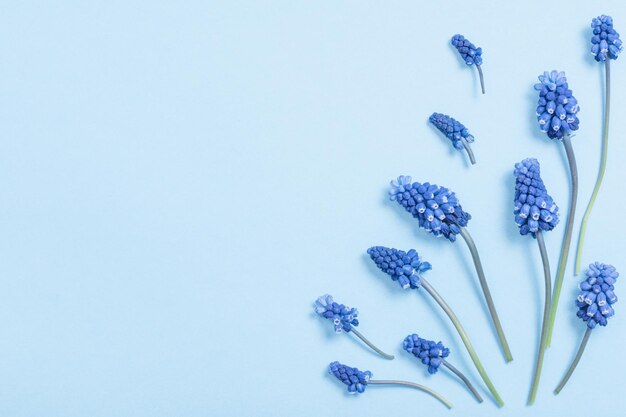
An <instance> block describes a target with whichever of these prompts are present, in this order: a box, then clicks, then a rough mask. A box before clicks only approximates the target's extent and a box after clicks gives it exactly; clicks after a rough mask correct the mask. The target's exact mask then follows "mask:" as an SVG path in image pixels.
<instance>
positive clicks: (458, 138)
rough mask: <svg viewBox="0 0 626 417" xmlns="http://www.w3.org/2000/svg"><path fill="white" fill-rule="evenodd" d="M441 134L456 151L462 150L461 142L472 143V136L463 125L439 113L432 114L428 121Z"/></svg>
mask: <svg viewBox="0 0 626 417" xmlns="http://www.w3.org/2000/svg"><path fill="white" fill-rule="evenodd" d="M428 121H429V122H430V123H432V124H433V125H434V126H435V127H436V128H437V129H439V131H440V132H441V133H443V134H444V135H446V137H447V138H448V139H450V141H451V142H452V146H454V147H455V148H456V149H459V150H461V149H463V141H465V142H467V143H472V142H474V136H472V135H471V134H470V133H469V131H468V130H467V128H466V127H465V126H463V124H462V123H461V122H459V121H457V120H455V119H454V118H452V117H450V116H447V115H445V114H441V113H433V114H432V115H431V116H430V118H429V119H428Z"/></svg>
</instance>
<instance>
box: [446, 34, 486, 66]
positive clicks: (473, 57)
mask: <svg viewBox="0 0 626 417" xmlns="http://www.w3.org/2000/svg"><path fill="white" fill-rule="evenodd" d="M450 43H451V44H452V46H454V47H455V48H456V49H457V51H459V54H461V57H462V58H463V61H465V63H466V64H467V65H474V64H476V65H481V64H482V63H483V58H482V54H483V49H482V48H476V46H474V44H473V43H471V42H470V41H469V40H468V39H465V37H464V36H463V35H454V36H453V37H452V39H451V40H450Z"/></svg>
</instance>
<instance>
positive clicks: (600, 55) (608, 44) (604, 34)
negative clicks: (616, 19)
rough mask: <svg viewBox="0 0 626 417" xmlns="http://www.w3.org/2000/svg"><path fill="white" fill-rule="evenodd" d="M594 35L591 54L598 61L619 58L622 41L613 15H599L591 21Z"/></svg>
mask: <svg viewBox="0 0 626 417" xmlns="http://www.w3.org/2000/svg"><path fill="white" fill-rule="evenodd" d="M591 29H593V36H592V37H591V54H592V55H593V57H594V58H595V60H596V61H598V62H604V61H606V60H607V59H617V56H618V55H619V53H620V52H621V51H622V41H621V39H620V38H619V33H617V32H616V31H615V29H613V19H612V18H611V16H605V15H602V16H598V17H595V18H593V20H592V21H591Z"/></svg>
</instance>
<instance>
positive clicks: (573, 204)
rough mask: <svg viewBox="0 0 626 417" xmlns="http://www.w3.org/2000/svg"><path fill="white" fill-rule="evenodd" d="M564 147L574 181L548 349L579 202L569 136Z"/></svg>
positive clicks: (552, 309) (558, 273)
mask: <svg viewBox="0 0 626 417" xmlns="http://www.w3.org/2000/svg"><path fill="white" fill-rule="evenodd" d="M563 146H564V147H565V154H566V155H567V161H568V163H569V170H570V176H571V180H572V190H571V193H570V201H569V205H570V208H569V213H568V214H567V224H566V225H565V236H564V237H563V245H562V246H561V257H560V258H559V267H558V269H557V272H556V279H555V280H554V294H552V307H551V309H550V321H549V322H548V333H547V336H546V348H549V347H550V343H552V331H553V330H554V320H555V318H556V310H557V308H558V306H559V297H560V296H561V288H562V287H563V277H564V276H565V269H566V268H567V258H568V256H569V248H570V243H571V242H572V230H573V228H574V217H575V216H576V202H577V200H578V168H577V167H576V157H575V156H574V149H573V148H572V141H571V139H570V137H569V135H566V136H565V137H563Z"/></svg>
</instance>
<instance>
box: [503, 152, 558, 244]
mask: <svg viewBox="0 0 626 417" xmlns="http://www.w3.org/2000/svg"><path fill="white" fill-rule="evenodd" d="M513 173H514V174H515V209H514V211H513V213H514V214H515V223H517V225H518V226H519V232H520V234H522V235H527V234H528V233H530V234H531V235H532V236H533V237H535V233H537V232H538V231H539V230H543V231H548V230H552V229H554V227H555V226H556V225H557V224H558V223H559V208H558V207H557V205H556V204H555V203H554V200H552V197H550V196H549V195H548V192H547V191H546V187H545V185H544V184H543V180H542V179H541V175H540V170H539V162H537V160H536V159H535V158H527V159H524V160H523V161H522V162H519V163H517V164H515V170H514V171H513Z"/></svg>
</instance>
